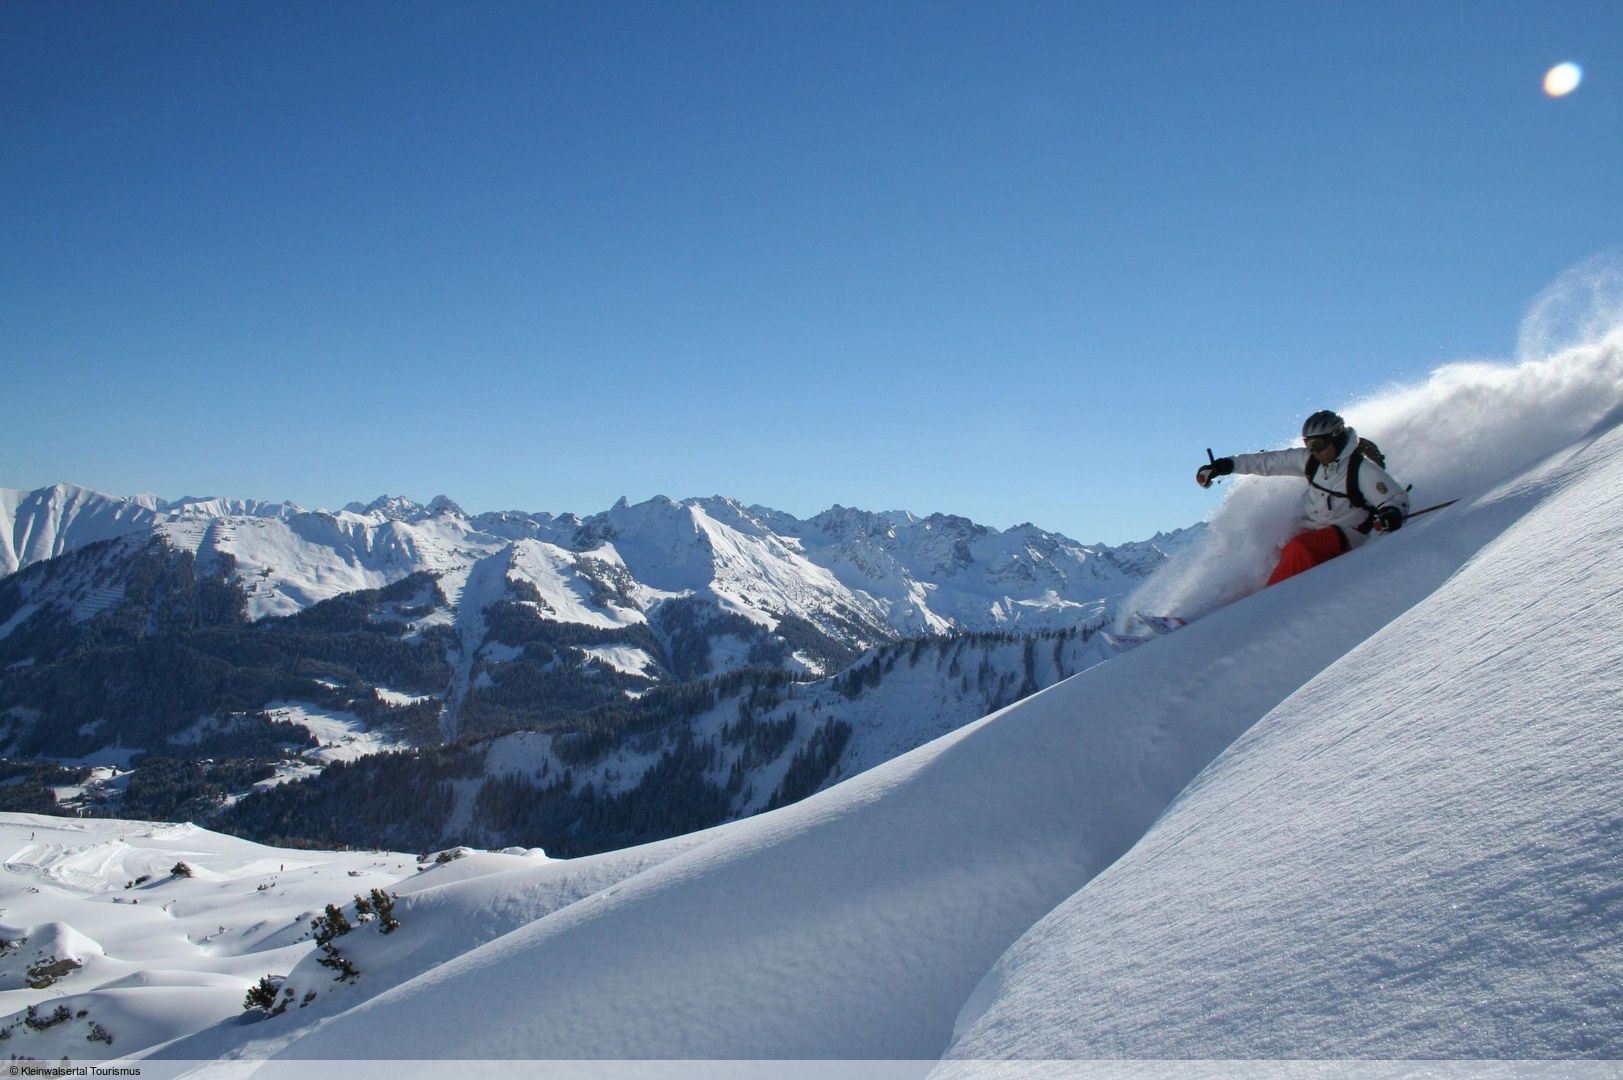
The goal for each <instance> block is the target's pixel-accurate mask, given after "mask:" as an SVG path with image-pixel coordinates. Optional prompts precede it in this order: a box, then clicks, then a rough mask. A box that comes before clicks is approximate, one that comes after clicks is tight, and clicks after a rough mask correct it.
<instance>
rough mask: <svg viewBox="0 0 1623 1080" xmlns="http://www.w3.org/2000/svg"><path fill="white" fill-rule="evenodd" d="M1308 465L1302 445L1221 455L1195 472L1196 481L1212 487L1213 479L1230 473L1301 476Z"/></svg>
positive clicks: (1201, 484) (1202, 485)
mask: <svg viewBox="0 0 1623 1080" xmlns="http://www.w3.org/2000/svg"><path fill="white" fill-rule="evenodd" d="M1306 467H1307V451H1306V450H1305V449H1302V448H1300V447H1298V448H1295V449H1291V450H1263V451H1261V452H1259V453H1255V454H1236V455H1234V456H1233V457H1220V458H1217V459H1216V460H1215V461H1212V462H1209V463H1208V464H1205V465H1202V466H1201V467H1200V468H1199V469H1198V470H1196V472H1195V483H1197V484H1199V485H1200V486H1201V487H1210V486H1211V483H1212V481H1213V480H1215V479H1216V478H1217V477H1219V476H1227V475H1229V474H1230V473H1242V474H1244V475H1247V476H1301V475H1302V472H1303V470H1304V469H1305V468H1306Z"/></svg>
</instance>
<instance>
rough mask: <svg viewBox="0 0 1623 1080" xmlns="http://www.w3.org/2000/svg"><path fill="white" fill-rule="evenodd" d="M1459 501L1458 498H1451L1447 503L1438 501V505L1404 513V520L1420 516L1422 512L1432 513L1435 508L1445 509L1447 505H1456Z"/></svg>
mask: <svg viewBox="0 0 1623 1080" xmlns="http://www.w3.org/2000/svg"><path fill="white" fill-rule="evenodd" d="M1457 502H1459V500H1458V499H1450V500H1448V501H1447V502H1445V503H1438V504H1437V505H1436V506H1428V507H1426V508H1425V509H1424V510H1416V511H1415V512H1414V513H1412V514H1404V515H1403V520H1404V521H1408V520H1409V519H1410V518H1417V517H1419V516H1420V515H1421V514H1429V513H1431V512H1432V511H1433V510H1441V509H1443V508H1444V507H1445V506H1453V505H1454V504H1455V503H1457Z"/></svg>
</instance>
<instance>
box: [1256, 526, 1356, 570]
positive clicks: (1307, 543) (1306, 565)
mask: <svg viewBox="0 0 1623 1080" xmlns="http://www.w3.org/2000/svg"><path fill="white" fill-rule="evenodd" d="M1346 550H1347V538H1346V537H1345V536H1342V535H1341V530H1340V529H1338V528H1336V527H1335V526H1334V525H1326V526H1325V527H1324V528H1322V529H1314V530H1312V531H1311V532H1305V533H1297V534H1296V535H1295V536H1293V537H1291V541H1290V543H1288V544H1286V545H1285V550H1284V551H1281V552H1280V553H1279V565H1278V566H1276V567H1274V573H1273V576H1272V577H1270V578H1269V579H1268V584H1270V585H1277V584H1279V583H1280V582H1281V581H1284V580H1285V579H1286V578H1288V577H1295V576H1296V575H1297V574H1300V573H1301V572H1302V571H1303V570H1311V569H1313V568H1314V567H1315V566H1317V565H1319V564H1320V563H1322V562H1329V561H1330V560H1331V559H1333V558H1335V557H1336V556H1337V555H1340V554H1341V553H1342V552H1343V551H1346Z"/></svg>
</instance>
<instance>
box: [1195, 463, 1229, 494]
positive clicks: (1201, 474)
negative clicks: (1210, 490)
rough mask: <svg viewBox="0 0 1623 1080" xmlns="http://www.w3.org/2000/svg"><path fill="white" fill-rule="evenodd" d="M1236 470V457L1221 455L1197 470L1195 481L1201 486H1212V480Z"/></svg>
mask: <svg viewBox="0 0 1623 1080" xmlns="http://www.w3.org/2000/svg"><path fill="white" fill-rule="evenodd" d="M1233 471H1234V459H1233V458H1231V457H1220V458H1218V459H1217V460H1215V461H1213V462H1211V463H1210V464H1208V465H1202V466H1201V467H1200V468H1199V469H1198V470H1196V471H1195V483H1197V484H1199V485H1200V486H1201V487H1211V486H1212V481H1213V480H1215V479H1217V478H1218V477H1219V476H1227V475H1228V474H1229V473H1231V472H1233Z"/></svg>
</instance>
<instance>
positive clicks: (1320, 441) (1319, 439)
mask: <svg viewBox="0 0 1623 1080" xmlns="http://www.w3.org/2000/svg"><path fill="white" fill-rule="evenodd" d="M1335 444H1336V441H1335V440H1334V439H1332V438H1331V437H1330V436H1328V435H1310V436H1308V437H1307V438H1305V439H1303V440H1302V445H1303V446H1306V447H1307V448H1308V449H1309V450H1311V451H1313V452H1314V453H1315V454H1316V453H1318V452H1319V451H1320V450H1323V449H1324V448H1325V447H1327V446H1334V445H1335Z"/></svg>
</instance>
